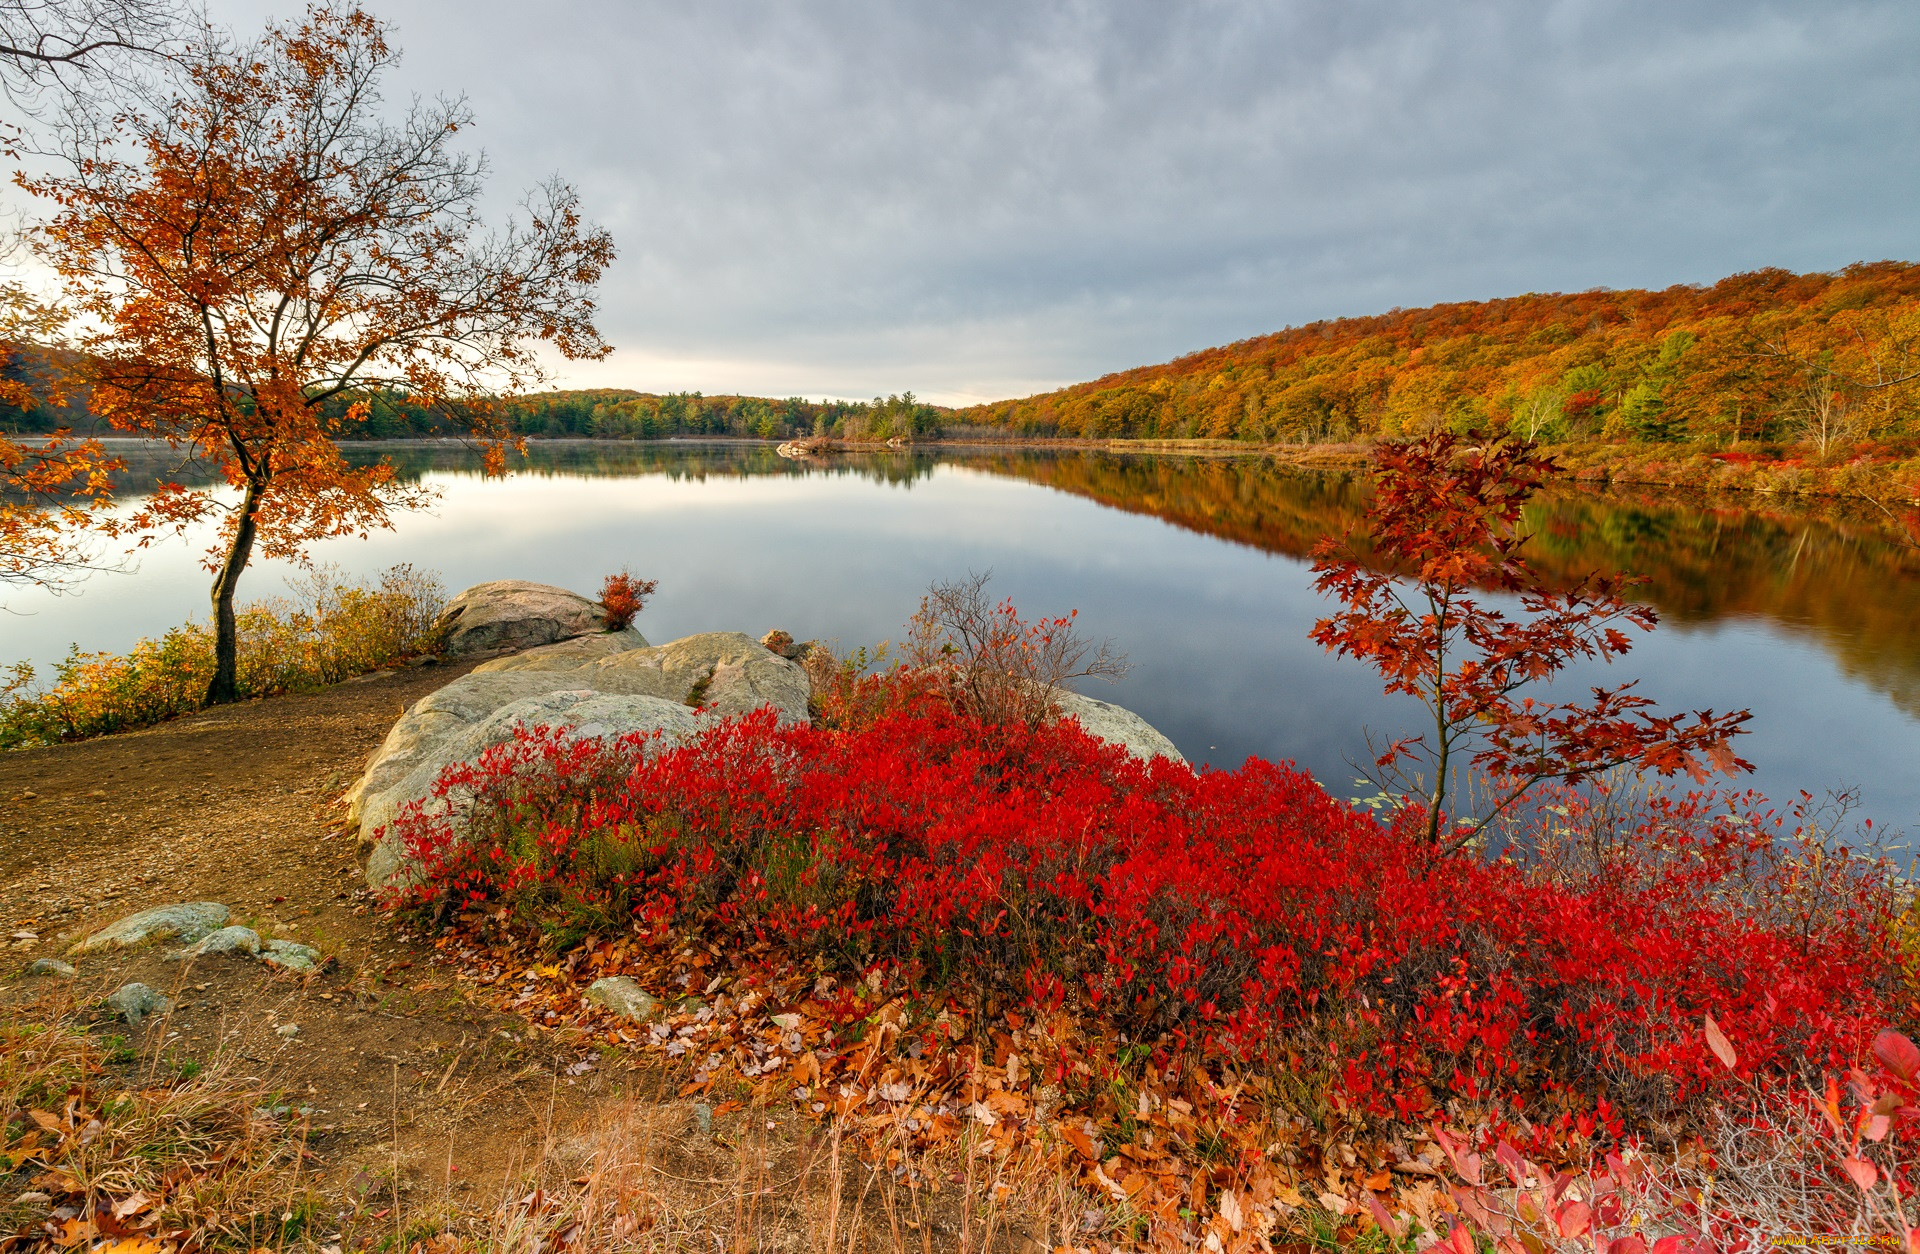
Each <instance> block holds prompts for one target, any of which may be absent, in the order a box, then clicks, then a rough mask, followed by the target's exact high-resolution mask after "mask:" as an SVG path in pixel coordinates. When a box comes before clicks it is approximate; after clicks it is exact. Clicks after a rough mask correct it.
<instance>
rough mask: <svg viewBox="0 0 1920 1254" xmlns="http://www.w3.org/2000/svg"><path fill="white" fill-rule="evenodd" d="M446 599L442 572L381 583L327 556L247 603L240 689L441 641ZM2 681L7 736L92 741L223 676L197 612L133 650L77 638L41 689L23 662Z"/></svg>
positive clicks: (0, 701) (192, 696)
mask: <svg viewBox="0 0 1920 1254" xmlns="http://www.w3.org/2000/svg"><path fill="white" fill-rule="evenodd" d="M445 604H446V593H445V590H444V589H443V588H442V587H441V586H440V580H439V577H438V576H437V575H434V574H432V573H430V572H424V571H417V570H415V569H413V567H411V566H405V565H402V566H395V567H393V568H391V569H389V570H387V571H385V572H383V573H382V574H381V576H380V580H379V583H378V584H373V585H369V584H367V583H365V582H363V581H359V580H352V581H349V580H345V579H343V578H342V577H341V575H340V572H339V571H338V569H336V568H333V567H326V566H323V567H319V568H317V569H315V570H314V571H313V572H312V573H310V574H308V575H307V576H305V577H303V578H301V579H298V580H295V581H293V582H292V584H291V595H290V596H287V597H275V598H273V599H271V600H268V601H263V602H259V603H257V604H254V605H249V606H246V607H244V608H243V609H241V610H240V611H239V615H238V618H239V633H240V675H239V680H240V692H241V695H242V696H247V697H265V696H272V695H274V694H277V693H283V692H298V691H301V690H304V689H310V688H317V687H320V686H322V685H325V684H332V683H338V682H339V681H341V680H343V679H346V678H348V677H349V676H352V675H359V674H364V673H365V672H367V671H371V670H377V669H379V668H380V667H382V666H386V665H389V664H391V663H393V662H394V661H396V660H398V659H400V658H404V657H408V656H411V655H413V654H417V653H422V652H426V651H429V650H431V649H432V648H433V647H434V646H435V645H436V644H437V643H438V640H437V639H436V637H435V634H434V628H433V623H434V620H435V619H436V618H437V617H438V616H439V614H440V611H441V609H442V608H443V607H444V606H445ZM9 674H10V678H8V679H6V680H4V681H0V747H6V748H17V747H20V746H24V745H36V744H54V743H57V742H59V741H64V740H84V739H86V738H87V737H89V736H101V735H105V734H107V733H108V732H116V731H125V730H127V729H128V728H133V727H144V726H146V725H147V724H150V723H157V722H160V721H161V720H163V719H168V718H173V717H175V716H176V715H180V714H186V713H190V712H192V711H194V710H198V709H200V708H201V706H202V705H203V704H204V698H205V695H206V690H207V683H208V681H209V680H210V679H211V678H212V677H213V629H212V627H211V626H210V625H208V624H205V623H187V624H185V625H183V626H180V627H175V628H174V629H173V630H171V631H169V632H167V633H166V634H165V635H163V636H161V637H160V638H159V639H158V640H142V641H140V642H139V643H138V644H136V645H134V647H133V651H132V652H131V653H128V654H126V655H125V656H121V655H118V654H113V653H83V652H81V651H80V649H79V647H78V646H75V647H74V649H73V650H72V651H71V652H70V653H68V655H67V657H66V660H65V661H63V662H61V663H59V664H58V665H57V666H56V667H55V668H54V681H53V683H52V684H51V685H50V686H48V687H46V688H40V687H38V686H36V685H35V684H34V682H33V681H34V672H33V668H32V667H30V666H28V665H26V664H24V663H22V664H19V665H16V666H14V667H13V668H11V671H10V672H9Z"/></svg>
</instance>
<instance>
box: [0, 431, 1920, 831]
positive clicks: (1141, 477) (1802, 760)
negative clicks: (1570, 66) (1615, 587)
mask: <svg viewBox="0 0 1920 1254" xmlns="http://www.w3.org/2000/svg"><path fill="white" fill-rule="evenodd" d="M129 452H130V453H133V454H134V455H131V456H129V457H128V461H129V470H128V472H127V487H128V489H129V490H134V489H135V485H136V484H137V483H139V482H141V479H140V476H142V475H145V476H147V478H146V479H145V480H144V482H151V481H152V476H153V474H154V473H155V472H156V471H158V470H160V469H162V468H163V467H164V468H166V469H173V468H174V465H173V462H172V461H171V460H166V459H165V458H163V457H162V456H159V455H155V454H154V453H153V452H152V451H151V450H143V451H137V452H136V451H133V450H129ZM354 455H355V456H363V457H373V456H381V455H385V456H389V457H391V458H393V459H394V461H395V462H396V463H397V464H398V465H399V466H400V467H401V469H402V472H403V473H404V474H405V475H407V476H408V477H409V478H414V479H418V480H420V481H423V482H426V483H428V484H430V485H431V486H434V487H436V488H438V489H439V490H440V491H441V494H442V499H441V503H440V505H439V507H438V508H437V509H436V510H434V511H432V512H431V513H428V514H416V515H408V516H404V517H401V518H399V519H396V529H395V530H394V531H393V532H391V533H382V534H379V535H376V536H375V537H373V538H372V539H370V540H366V541H329V542H327V543H326V544H323V545H321V546H319V547H318V549H317V550H316V556H317V557H318V558H319V559H320V560H326V561H334V562H338V563H340V564H341V565H343V566H345V567H347V568H348V569H349V570H353V571H362V572H369V573H370V572H373V571H376V570H378V569H380V568H382V567H384V566H386V565H389V564H392V563H394V562H398V561H410V562H413V563H415V564H417V565H420V566H425V567H430V568H434V569H437V570H439V571H441V572H442V573H443V574H444V576H445V578H446V581H447V583H448V584H449V585H450V586H451V587H454V588H459V587H463V586H466V585H467V584H470V583H475V582H479V581H480V580H483V579H495V578H531V579H541V580H545V581H549V582H554V583H561V584H566V585H568V586H572V587H576V588H582V589H588V588H592V587H594V586H596V585H597V583H598V580H599V578H600V576H601V575H603V574H604V573H606V572H607V571H609V570H613V569H617V568H619V567H620V566H622V565H630V566H631V567H632V568H633V569H634V570H635V571H637V572H639V573H642V574H644V575H646V576H647V577H650V578H659V579H660V580H661V593H660V596H659V597H658V599H657V601H656V603H655V605H654V606H653V607H650V608H649V609H648V611H647V613H646V615H645V618H644V620H643V622H642V624H641V625H642V627H643V629H644V630H645V631H646V632H647V633H648V634H649V635H650V636H652V637H653V638H655V639H668V638H671V637H673V636H676V635H680V634H684V633H686V632H690V631H699V630H710V629H715V628H734V629H744V630H749V631H754V632H756V633H757V632H759V631H761V630H764V629H766V628H768V627H772V626H781V627H784V628H786V629H788V630H790V631H793V632H794V633H795V634H796V635H800V636H803V637H804V636H819V637H822V638H828V639H835V638H837V639H839V640H840V641H842V642H843V643H844V644H846V645H849V646H850V645H852V644H856V643H867V642H872V641H875V640H878V639H882V638H885V637H888V636H894V635H897V634H898V631H899V627H900V624H901V623H902V621H903V620H904V619H905V618H906V617H907V615H909V614H910V613H912V611H913V608H914V606H915V604H917V601H918V595H919V593H920V591H921V590H922V589H924V587H925V586H926V583H927V582H928V580H929V579H932V578H935V577H944V576H953V575H958V574H962V573H964V572H965V571H966V570H968V569H970V568H971V569H981V568H986V567H992V568H993V569H994V570H995V572H996V575H995V581H994V587H995V590H996V591H998V592H1001V593H1004V594H1007V595H1011V596H1013V597H1014V598H1015V599H1016V600H1017V601H1018V602H1019V603H1020V604H1022V605H1023V606H1027V607H1029V608H1031V609H1033V610H1036V611H1055V610H1063V609H1066V608H1069V607H1077V608H1078V609H1079V610H1080V611H1081V615H1082V620H1083V621H1084V622H1086V623H1088V624H1089V625H1090V626H1091V628H1092V629H1093V630H1095V631H1096V632H1100V633H1111V634H1113V635H1114V636H1116V637H1118V638H1119V640H1120V643H1121V644H1122V645H1123V646H1124V647H1125V648H1126V649H1127V650H1128V651H1129V652H1130V653H1131V655H1132V657H1133V659H1134V661H1135V663H1136V669H1135V672H1134V674H1133V675H1132V676H1131V677H1130V678H1129V679H1128V681H1127V682H1126V683H1125V685H1124V686H1123V687H1122V688H1120V689H1116V690H1114V691H1112V692H1111V693H1110V694H1103V695H1111V696H1112V697H1113V698H1114V699H1117V700H1121V701H1123V702H1125V703H1126V704H1129V705H1131V706H1134V707H1135V708H1137V709H1139V710H1140V711H1141V713H1142V714H1144V715H1146V716H1147V717H1148V718H1149V719H1151V720H1152V721H1153V722H1155V723H1156V724H1157V725H1159V726H1160V727H1161V728H1162V729H1163V730H1165V731H1166V732H1167V733H1168V734H1169V735H1170V736H1171V737H1172V738H1173V739H1174V741H1175V742H1176V743H1177V744H1179V745H1180V746H1181V748H1182V749H1183V751H1185V752H1186V753H1187V754H1188V755H1189V756H1191V757H1193V758H1194V759H1195V760H1197V761H1207V762H1212V763H1215V764H1218V765H1225V766H1231V765H1237V764H1238V763H1239V762H1240V761H1242V760H1244V758H1245V757H1246V756H1247V755H1249V754H1258V755H1259V756H1261V757H1266V758H1270V759H1274V760H1281V759H1294V760H1297V761H1299V762H1300V763H1301V764H1302V765H1303V766H1306V767H1307V768H1308V769H1311V770H1313V771H1314V772H1315V773H1316V774H1318V775H1320V776H1321V777H1322V778H1323V779H1326V780H1328V781H1329V782H1330V783H1331V784H1333V785H1334V786H1336V787H1340V786H1343V785H1345V784H1346V783H1347V781H1348V780H1350V779H1351V777H1352V775H1353V771H1352V770H1351V768H1350V767H1349V765H1348V763H1349V761H1350V760H1351V759H1354V758H1357V757H1359V756H1361V755H1362V754H1363V753H1364V744H1363V741H1362V739H1361V729H1362V728H1363V727H1369V726H1370V727H1372V728H1374V729H1375V730H1376V731H1385V732H1393V731H1397V730H1402V729H1403V728H1402V724H1403V723H1404V722H1405V721H1406V720H1407V719H1408V718H1409V717H1410V711H1409V710H1408V709H1407V707H1406V706H1405V704H1404V703H1401V702H1396V701H1389V700H1387V699H1386V698H1384V697H1382V696H1381V694H1380V693H1379V691H1378V687H1377V684H1376V683H1375V682H1374V681H1373V680H1372V679H1371V678H1370V673H1369V672H1367V671H1366V670H1365V669H1364V668H1362V667H1360V666H1358V665H1357V664H1355V663H1352V662H1347V661H1341V660H1339V659H1334V658H1329V657H1327V656H1326V655H1325V654H1323V653H1322V652H1321V651H1320V650H1319V649H1317V648H1316V647H1315V646H1313V645H1312V644H1311V642H1310V641H1309V640H1308V639H1307V636H1306V633H1307V631H1308V629H1309V628H1310V627H1311V625H1312V623H1313V621H1314V619H1315V618H1317V617H1319V616H1320V615H1321V614H1323V613H1325V612H1326V605H1325V603H1324V602H1323V601H1322V600H1321V599H1320V598H1319V597H1317V596H1315V595H1314V594H1313V592H1312V589H1311V586H1310V577H1309V576H1308V574H1307V571H1306V569H1305V564H1304V561H1303V558H1304V556H1305V554H1306V553H1307V552H1308V550H1309V549H1310V548H1311V547H1312V545H1313V544H1314V543H1315V542H1316V541H1317V540H1318V539H1319V538H1320V537H1321V536H1323V535H1326V534H1329V533H1337V532H1340V531H1343V530H1346V529H1348V528H1350V527H1353V526H1355V525H1356V524H1357V523H1358V522H1359V521H1360V519H1361V515H1362V513H1363V511H1364V508H1365V502H1366V490H1365V485H1364V482H1363V480H1362V479H1361V478H1360V477H1358V476H1356V475H1353V474H1345V473H1311V472H1303V471H1298V470H1293V469H1289V468H1286V467H1283V466H1278V465H1274V464H1269V463H1263V462H1261V461H1257V460H1246V459H1208V458H1190V457H1164V456H1160V457H1146V456H1124V455H1116V454H1108V453H1083V452H1071V453H1052V452H1044V453H1043V452H1033V451H1028V450H1009V449H979V450H939V451H930V450H924V449H922V450H910V451H905V452H900V453H887V454H877V455H862V456H857V457H836V458H833V459H830V460H828V461H825V462H823V463H819V464H810V463H805V462H796V461H791V460H788V459H785V458H781V457H779V456H777V455H776V454H775V453H774V451H773V450H772V449H771V448H769V447H767V446H765V445H746V444H699V443H691V442H678V441H675V442H667V443H661V444H604V443H592V442H578V443H559V442H556V443H543V444H539V445H536V446H535V447H534V449H533V454H532V458H531V460H530V462H529V463H528V464H526V465H524V466H522V467H520V468H519V470H518V473H516V474H515V475H513V476H512V477H510V478H508V479H506V480H486V479H483V478H482V477H480V476H479V475H478V473H477V466H478V461H477V458H476V456H475V454H474V452H473V451H472V450H469V449H466V448H463V447H461V446H459V445H454V444H426V443H408V444H401V445H389V446H384V447H382V446H367V447H362V448H357V449H355V450H354ZM203 481H204V480H203ZM1529 522H1530V524H1531V526H1532V527H1533V529H1534V531H1535V533H1536V539H1535V541H1534V545H1535V554H1536V559H1537V560H1538V562H1539V563H1540V564H1541V565H1542V567H1543V568H1544V569H1545V570H1546V571H1547V572H1548V573H1549V575H1550V576H1552V577H1555V578H1571V577H1575V576H1577V575H1580V574H1584V573H1586V572H1587V571H1590V570H1594V569H1616V568H1624V569H1628V570H1632V571H1634V572H1636V573H1639V574H1642V575H1645V576H1647V577H1648V579H1649V583H1648V585H1647V586H1646V588H1645V589H1644V596H1645V599H1646V600H1648V601H1649V602H1650V603H1652V604H1653V605H1655V606H1656V607H1657V608H1658V609H1659V610H1660V611H1661V612H1662V614H1663V616H1664V618H1665V619H1666V622H1667V624H1668V626H1667V629H1666V630H1663V631H1661V632H1659V633H1657V634H1656V635H1654V636H1652V637H1649V638H1646V639H1645V641H1644V642H1643V643H1642V644H1641V645H1640V646H1639V648H1638V649H1637V650H1636V651H1635V652H1634V654H1633V655H1632V656H1631V657H1630V658H1629V659H1628V662H1627V664H1626V666H1625V667H1624V668H1617V669H1616V670H1615V671H1612V672H1606V671H1598V670H1595V671H1593V672H1591V673H1588V672H1582V673H1581V674H1579V675H1577V676H1576V677H1575V681H1576V682H1618V681H1619V680H1621V679H1625V678H1630V677H1634V676H1641V677H1644V679H1645V687H1646V689H1647V691H1648V692H1649V693H1650V694H1651V695H1653V696H1655V697H1657V698H1659V699H1660V700H1661V701H1662V702H1663V703H1664V704H1665V705H1666V706H1667V707H1668V708H1702V707H1708V706H1711V707H1714V708H1718V709H1727V708H1730V707H1738V706H1745V707H1750V708H1752V709H1753V710H1754V712H1755V721H1754V727H1755V729H1756V731H1755V734H1754V735H1753V736H1751V737H1749V738H1748V739H1747V742H1746V743H1745V744H1744V745H1743V749H1742V751H1743V753H1744V754H1745V756H1748V757H1750V758H1752V759H1753V760H1754V761H1755V762H1756V763H1757V764H1758V765H1759V766H1760V774H1759V777H1758V779H1757V780H1756V782H1757V783H1758V784H1760V785H1761V786H1762V787H1764V788H1765V789H1767V790H1768V791H1770V792H1772V793H1774V794H1775V795H1788V794H1790V793H1792V792H1793V791H1795V790H1798V789H1800V788H1808V789H1811V790H1813V791H1816V792H1818V791H1819V790H1821V789H1823V788H1828V787H1833V786H1840V785H1847V784H1857V785H1861V786H1862V787H1863V788H1864V790H1865V794H1866V803H1867V809H1868V811H1869V812H1870V813H1872V814H1874V815H1876V816H1877V817H1878V818H1879V819H1880V820H1881V821H1883V822H1886V821H1891V822H1893V823H1896V824H1902V825H1908V826H1912V825H1914V822H1915V820H1916V818H1917V817H1920V778H1917V777H1916V772H1914V771H1913V769H1912V761H1913V758H1914V751H1915V749H1916V748H1920V613H1917V612H1916V611H1920V578H1916V576H1920V554H1915V553H1914V552H1913V551H1912V550H1910V549H1908V548H1905V547H1903V546H1902V545H1901V544H1899V543H1897V542H1896V541H1895V540H1894V539H1893V538H1892V536H1891V535H1890V534H1889V533H1888V531H1887V530H1886V529H1885V528H1883V527H1880V526H1878V525H1877V524H1876V521H1875V518H1874V517H1873V516H1870V515H1867V514H1863V513H1859V512H1851V513H1850V512H1848V511H1847V510H1845V509H1825V510H1817V511H1813V512H1805V513H1796V512H1793V511H1792V510H1789V509H1785V508H1779V507H1778V506H1777V505H1776V504H1774V503H1770V502H1764V501H1754V502H1751V503H1746V502H1743V503H1742V504H1740V505H1737V506H1734V505H1728V504H1727V503H1726V502H1725V501H1718V502H1711V503H1709V502H1704V501H1685V500H1677V499H1674V498H1672V497H1663V496H1659V495H1656V494H1653V493H1644V494H1634V493H1619V492H1616V493H1613V494H1610V495H1605V496H1591V495H1573V494H1558V495H1548V496H1544V497H1542V498H1540V499H1539V500H1537V501H1536V502H1535V503H1534V504H1533V505H1532V507H1531V508H1530V510H1529ZM207 538H208V537H207V536H206V535H205V534H200V535H196V536H191V537H189V538H188V542H187V543H186V544H181V543H179V542H173V543H171V544H164V545H161V546H158V547H156V548H155V549H153V550H150V551H149V552H148V553H147V554H146V555H144V556H143V558H142V559H141V560H142V571H141V573H140V574H139V575H138V576H102V577H100V578H97V579H95V580H93V581H91V582H90V583H89V584H87V585H85V586H84V587H83V589H82V591H81V594H80V595H79V596H74V597H68V598H62V599H52V598H45V597H39V598H35V597H31V596H28V597H22V596H20V595H16V594H12V593H9V594H8V596H7V599H6V600H7V607H8V608H9V609H10V610H13V611H15V614H14V615H8V616H4V617H0V637H3V638H0V661H6V660H11V659H13V658H19V657H27V658H30V659H34V660H36V661H39V662H42V663H44V662H46V661H49V660H52V659H53V658H57V657H58V656H59V655H60V654H61V653H63V652H64V651H65V648H66V645H67V644H68V642H70V641H78V642H79V643H81V645H82V646H83V647H85V648H89V649H120V648H125V647H126V646H127V645H128V644H129V643H131V641H132V640H133V639H135V638H137V637H138V636H141V635H151V634H154V633H156V632H158V631H160V630H163V629H164V628H165V627H167V626H170V625H172V624H174V623H177V622H179V621H181V619H183V618H185V617H187V616H189V615H201V614H204V606H205V603H206V588H207V576H206V574H205V572H204V571H202V570H201V569H199V567H198V565H197V558H198V553H199V550H200V548H201V547H203V546H204V544H205V543H206V540H207ZM285 573H286V568H285V567H283V566H277V565H274V564H264V565H261V566H260V567H259V568H258V569H256V570H253V571H250V572H249V574H248V576H247V583H246V585H245V586H243V589H242V595H243V597H248V596H252V597H259V596H265V595H269V594H271V593H273V592H275V591H277V590H278V588H279V579H280V576H281V575H283V574H285Z"/></svg>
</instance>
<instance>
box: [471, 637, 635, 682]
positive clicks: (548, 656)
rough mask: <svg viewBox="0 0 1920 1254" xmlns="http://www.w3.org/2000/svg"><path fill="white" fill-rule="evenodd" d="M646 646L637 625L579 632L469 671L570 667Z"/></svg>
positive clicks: (550, 669)
mask: <svg viewBox="0 0 1920 1254" xmlns="http://www.w3.org/2000/svg"><path fill="white" fill-rule="evenodd" d="M646 647H647V638H646V637H645V636H643V635H641V634H640V633H639V632H638V631H635V630H634V629H633V628H631V627H627V628H623V629H622V630H620V631H602V632H596V633H595V634H593V635H591V636H576V637H574V638H573V639H572V640H562V641H561V642H560V643H559V644H543V645H541V646H540V647H539V648H537V649H528V650H526V651H525V652H524V653H515V654H513V655H511V656H509V657H497V658H495V659H493V661H491V662H482V663H480V665H478V666H476V667H474V668H473V669H472V670H471V671H469V672H467V673H468V674H470V675H493V674H498V673H500V672H501V671H570V670H574V669H576V668H577V667H581V666H585V665H586V664H587V663H589V662H597V661H599V660H600V659H601V658H603V657H610V656H612V655H613V654H615V653H626V652H628V651H629V650H632V649H644V648H646Z"/></svg>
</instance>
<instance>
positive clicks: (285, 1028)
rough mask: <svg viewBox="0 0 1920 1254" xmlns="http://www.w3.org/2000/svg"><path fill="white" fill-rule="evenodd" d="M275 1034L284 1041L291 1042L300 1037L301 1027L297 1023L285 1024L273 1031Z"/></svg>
mask: <svg viewBox="0 0 1920 1254" xmlns="http://www.w3.org/2000/svg"><path fill="white" fill-rule="evenodd" d="M273 1034H274V1035H275V1036H278V1037H280V1038H282V1039H283V1040H289V1041H290V1040H292V1039H293V1038H294V1037H296V1036H298V1035H300V1025H299V1024H297V1023H283V1024H281V1025H280V1026H279V1027H277V1028H275V1029H274V1030H273Z"/></svg>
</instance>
